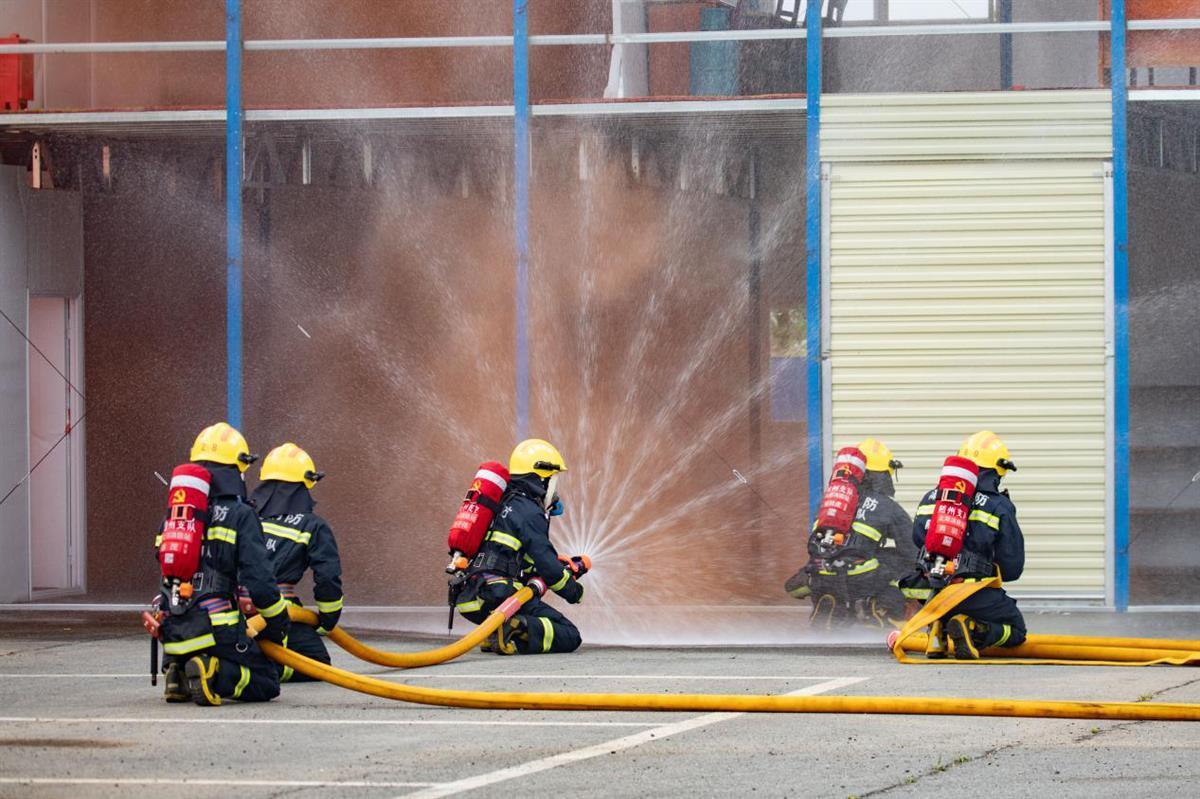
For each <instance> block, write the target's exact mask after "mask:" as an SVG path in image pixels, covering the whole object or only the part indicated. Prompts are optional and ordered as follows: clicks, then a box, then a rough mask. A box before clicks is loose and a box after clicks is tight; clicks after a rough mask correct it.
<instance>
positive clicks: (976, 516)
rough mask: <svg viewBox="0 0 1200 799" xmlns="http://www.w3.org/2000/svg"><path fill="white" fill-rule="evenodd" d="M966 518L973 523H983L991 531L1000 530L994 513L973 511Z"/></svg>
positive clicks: (997, 517) (997, 518)
mask: <svg viewBox="0 0 1200 799" xmlns="http://www.w3.org/2000/svg"><path fill="white" fill-rule="evenodd" d="M968 518H969V519H970V520H971V521H973V522H983V523H984V524H986V525H987V526H988V527H990V528H992V529H993V530H999V529H1000V517H999V516H997V515H996V514H994V513H988V512H987V511H985V510H973V511H971V515H970V516H969V517H968Z"/></svg>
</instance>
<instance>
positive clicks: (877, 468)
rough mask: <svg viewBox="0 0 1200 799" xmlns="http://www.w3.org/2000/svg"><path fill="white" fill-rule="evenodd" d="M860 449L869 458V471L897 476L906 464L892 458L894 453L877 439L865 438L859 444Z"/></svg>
mask: <svg viewBox="0 0 1200 799" xmlns="http://www.w3.org/2000/svg"><path fill="white" fill-rule="evenodd" d="M858 449H859V451H860V452H862V454H864V455H866V456H867V471H869V472H887V473H888V474H895V473H896V470H897V469H900V468H903V466H904V464H903V463H901V462H900V461H898V460H896V459H895V458H893V457H892V451H891V450H890V449H888V448H887V444H884V443H883V442H882V441H880V440H879V439H877V438H864V439H863V440H862V441H860V442H858Z"/></svg>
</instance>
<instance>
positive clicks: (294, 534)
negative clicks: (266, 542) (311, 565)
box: [262, 522, 312, 546]
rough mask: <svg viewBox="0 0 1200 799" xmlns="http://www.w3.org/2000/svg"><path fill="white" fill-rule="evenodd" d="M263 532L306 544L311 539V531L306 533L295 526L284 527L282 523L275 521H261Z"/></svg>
mask: <svg viewBox="0 0 1200 799" xmlns="http://www.w3.org/2000/svg"><path fill="white" fill-rule="evenodd" d="M262 528H263V532H264V533H266V534H267V535H273V536H276V537H278V538H286V539H287V540H289V541H295V542H296V543H297V544H303V545H304V546H308V543H309V541H311V540H312V533H306V532H304V531H303V530H297V529H296V528H295V527H284V526H283V525H282V524H276V523H275V522H263V523H262Z"/></svg>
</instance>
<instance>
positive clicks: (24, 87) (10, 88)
mask: <svg viewBox="0 0 1200 799" xmlns="http://www.w3.org/2000/svg"><path fill="white" fill-rule="evenodd" d="M30 41H31V40H30V39H22V38H21V36H20V34H16V33H14V34H12V35H11V36H0V44H28V43H29V42H30ZM32 100H33V54H32V53H25V54H19V53H14V54H12V55H0V107H2V108H3V110H4V111H24V110H25V109H26V108H28V107H29V103H30V102H31V101H32Z"/></svg>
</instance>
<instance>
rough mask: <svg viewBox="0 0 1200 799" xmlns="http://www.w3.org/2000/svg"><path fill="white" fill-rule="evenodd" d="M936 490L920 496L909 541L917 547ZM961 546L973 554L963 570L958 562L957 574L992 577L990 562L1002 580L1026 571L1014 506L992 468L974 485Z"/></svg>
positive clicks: (1023, 549) (958, 575) (923, 533)
mask: <svg viewBox="0 0 1200 799" xmlns="http://www.w3.org/2000/svg"><path fill="white" fill-rule="evenodd" d="M936 494H937V492H936V490H931V491H929V492H927V493H926V494H925V496H924V497H922V498H921V505H920V507H918V508H917V517H916V519H915V520H914V521H913V527H912V540H913V543H914V544H916V546H917V547H918V549H920V548H922V547H924V546H925V530H926V528H927V527H928V526H929V518H930V516H932V515H933V506H934V503H935V502H936ZM963 549H964V550H965V551H967V552H970V553H972V554H973V555H975V556H978V557H973V558H971V559H970V563H971V564H973V565H972V566H969V567H968V568H966V569H965V570H964V569H963V568H962V565H961V564H960V567H959V571H958V572H957V573H956V575H955V576H956V577H991V576H992V570H991V565H992V564H994V565H996V566H999V567H1000V575H1001V577H1002V579H1004V581H1005V582H1012V581H1013V580H1016V579H1018V578H1019V577H1020V576H1021V572H1023V571H1024V570H1025V537H1024V536H1023V535H1022V534H1021V526H1020V525H1019V524H1017V507H1016V505H1014V504H1013V502H1012V500H1011V499H1009V497H1008V492H1007V491H1002V490H1000V475H999V474H997V473H996V470H995V469H981V470H980V471H979V482H978V484H977V485H976V487H975V503H974V505H973V507H972V509H971V514H970V516H969V518H968V521H967V536H966V539H965V540H964V541H963Z"/></svg>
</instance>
